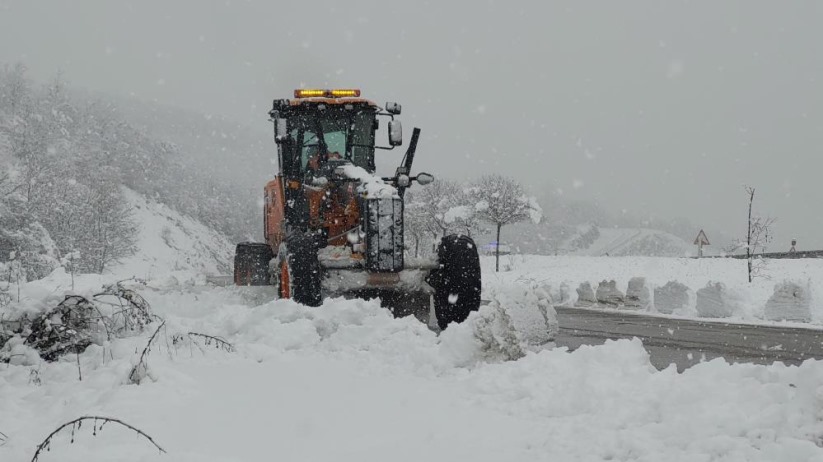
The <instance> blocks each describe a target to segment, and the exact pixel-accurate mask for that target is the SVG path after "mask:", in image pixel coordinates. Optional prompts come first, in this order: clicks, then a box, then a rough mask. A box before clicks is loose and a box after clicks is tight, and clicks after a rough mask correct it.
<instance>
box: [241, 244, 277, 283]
mask: <svg viewBox="0 0 823 462" xmlns="http://www.w3.org/2000/svg"><path fill="white" fill-rule="evenodd" d="M272 258H274V254H273V253H272V251H271V247H269V245H268V244H261V243H258V242H243V243H240V244H237V248H236V249H235V252H234V283H235V284H236V285H238V286H267V285H269V284H271V280H270V277H269V261H271V259H272Z"/></svg>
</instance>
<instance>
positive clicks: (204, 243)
mask: <svg viewBox="0 0 823 462" xmlns="http://www.w3.org/2000/svg"><path fill="white" fill-rule="evenodd" d="M126 198H127V200H128V201H129V204H130V205H131V206H132V207H133V210H134V221H135V222H136V224H137V225H138V227H139V229H140V231H139V235H138V242H137V248H138V251H137V253H136V254H135V255H133V256H132V257H129V258H128V259H125V260H123V261H122V262H121V263H120V264H118V265H117V266H115V267H114V268H113V269H112V272H114V273H116V274H118V275H120V276H122V277H131V276H135V277H138V278H141V279H151V278H153V277H156V276H159V275H163V274H165V273H168V272H171V271H190V272H197V273H203V274H229V273H230V272H231V268H232V258H233V255H234V246H233V244H232V243H230V242H229V241H228V240H227V239H226V238H225V237H224V236H222V235H221V234H220V233H217V232H216V231H214V230H212V229H210V228H208V227H207V226H205V225H203V224H202V223H200V222H198V221H197V220H194V219H192V218H190V217H187V216H183V215H181V214H179V213H177V212H176V211H174V210H172V209H171V208H169V207H168V206H166V205H164V204H161V203H158V202H155V201H152V200H149V199H146V198H145V197H143V196H141V195H140V194H137V193H135V192H134V191H130V190H126Z"/></svg>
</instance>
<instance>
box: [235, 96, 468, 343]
mask: <svg viewBox="0 0 823 462" xmlns="http://www.w3.org/2000/svg"><path fill="white" fill-rule="evenodd" d="M400 112H401V106H400V105H399V104H397V103H386V105H385V108H381V107H379V106H378V105H377V104H375V103H374V102H372V101H370V100H368V99H365V98H361V97H360V91H359V90H354V89H340V90H323V89H300V90H295V92H294V98H293V99H277V100H274V103H273V105H272V110H271V111H270V112H269V116H270V118H271V119H270V120H271V121H272V123H273V125H274V141H275V144H276V146H277V160H278V166H279V171H278V173H277V174H276V175H275V177H274V179H272V180H271V181H269V182H268V183H267V184H266V185H265V188H264V190H263V197H264V208H265V210H264V238H265V242H263V243H251V242H244V243H240V244H238V245H237V250H236V254H235V260H234V281H235V284H237V285H273V286H275V289H276V292H277V294H278V296H279V297H281V298H291V299H293V300H294V301H296V302H298V303H301V304H304V305H308V306H318V305H320V304H321V303H322V300H323V298H325V297H332V296H345V297H361V298H379V299H380V300H381V303H382V304H383V305H384V306H386V307H388V308H389V309H391V311H392V312H393V313H394V315H395V316H407V315H410V314H413V315H415V316H417V317H418V318H420V319H421V320H426V319H428V317H429V313H430V309H431V307H433V308H434V313H435V315H436V317H437V324H438V325H439V327H440V328H441V329H445V328H446V326H447V325H448V324H449V323H452V322H462V321H464V320H465V319H466V317H467V316H468V315H469V314H470V313H471V311H474V310H477V309H478V307H479V305H480V284H481V280H480V263H479V258H478V251H477V247H476V246H475V243H474V242H473V241H472V239H471V238H470V237H468V236H462V235H449V236H445V237H443V238H442V239H441V241H440V243H439V245H438V246H437V251H436V255H435V256H433V257H431V258H428V259H413V258H410V257H408V256H407V255H406V248H405V245H404V233H403V231H404V217H403V213H404V197H405V192H406V190H407V189H408V188H410V187H411V186H412V185H413V183H414V182H417V183H418V184H420V185H421V186H425V185H426V184H428V183H430V182H432V181H433V180H434V178H433V177H432V176H431V175H429V174H427V173H418V174H417V175H412V174H411V171H412V163H413V162H414V156H415V151H416V149H417V142H418V139H419V136H420V129H418V128H415V129H414V130H413V133H412V137H411V140H410V141H409V144H408V147H407V150H406V153H405V156H404V157H403V159H402V161H401V165H400V166H399V167H398V168H397V169H396V171H395V172H394V175H393V176H389V177H381V176H378V175H377V174H376V173H375V170H376V167H375V152H376V151H377V150H389V149H394V148H395V147H397V146H401V145H402V144H403V140H402V136H403V130H402V125H401V122H400V120H397V119H395V116H398V115H400ZM381 121H384V122H387V125H386V130H385V131H386V132H387V133H388V146H379V145H378V143H376V142H375V138H376V135H377V133H378V131H379V130H378V129H379V127H380V122H381Z"/></svg>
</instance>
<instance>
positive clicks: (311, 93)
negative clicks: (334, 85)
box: [294, 88, 360, 98]
mask: <svg viewBox="0 0 823 462" xmlns="http://www.w3.org/2000/svg"><path fill="white" fill-rule="evenodd" d="M359 96H360V90H358V89H354V88H352V89H336V90H320V89H317V88H301V89H298V90H294V97H295V98H318V97H319V98H345V97H354V98H357V97H359Z"/></svg>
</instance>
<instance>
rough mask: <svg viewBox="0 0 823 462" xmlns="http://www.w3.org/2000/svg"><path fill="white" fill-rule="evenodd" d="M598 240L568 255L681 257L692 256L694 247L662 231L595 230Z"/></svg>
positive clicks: (573, 250) (571, 250) (630, 229)
mask: <svg viewBox="0 0 823 462" xmlns="http://www.w3.org/2000/svg"><path fill="white" fill-rule="evenodd" d="M598 231H599V236H598V237H597V238H596V239H595V240H594V242H591V243H590V244H589V245H588V246H587V247H582V248H571V247H570V246H568V245H567V246H566V248H568V249H569V252H568V254H569V255H580V256H593V257H599V256H603V255H611V256H647V257H682V256H686V255H691V254H692V253H693V252H694V248H693V247H694V246H691V245H689V243H688V242H686V241H684V240H683V239H681V238H679V237H677V236H675V235H673V234H669V233H667V232H664V231H658V230H655V229H647V228H598ZM574 239H575V237H573V238H571V239H569V240H567V241H566V243H567V244H568V243H570V242H571V241H572V240H574Z"/></svg>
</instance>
